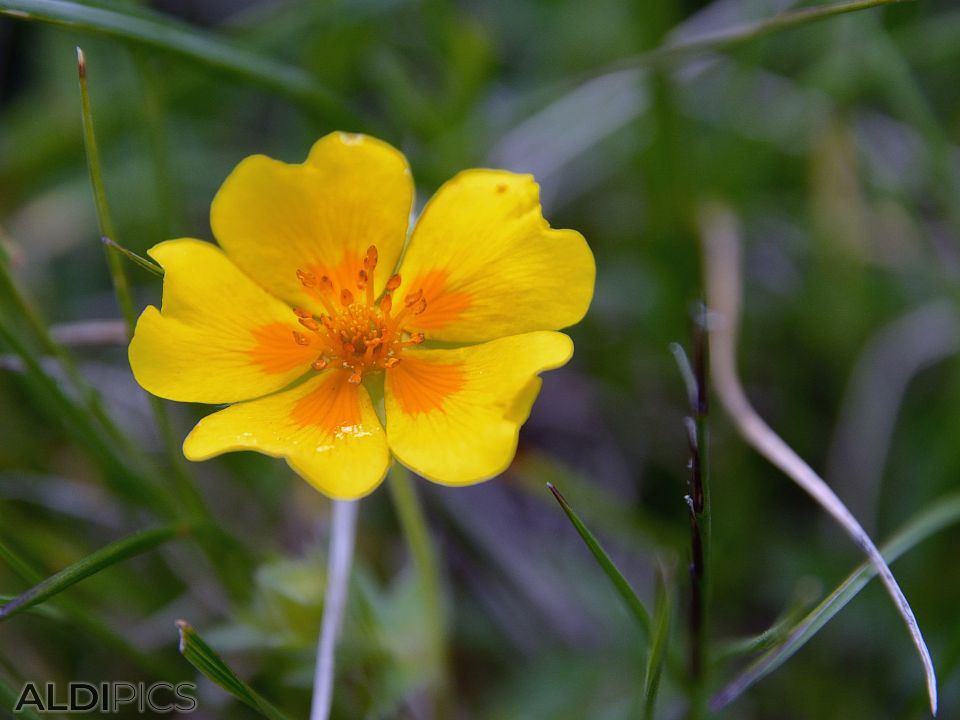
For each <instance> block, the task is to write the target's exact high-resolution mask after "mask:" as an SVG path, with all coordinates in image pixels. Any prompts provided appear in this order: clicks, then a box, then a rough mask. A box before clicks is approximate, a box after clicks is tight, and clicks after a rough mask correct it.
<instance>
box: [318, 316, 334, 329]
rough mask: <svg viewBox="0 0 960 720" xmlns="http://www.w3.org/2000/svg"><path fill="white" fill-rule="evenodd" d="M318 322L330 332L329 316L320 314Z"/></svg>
mask: <svg viewBox="0 0 960 720" xmlns="http://www.w3.org/2000/svg"><path fill="white" fill-rule="evenodd" d="M320 323H321V324H322V325H323V326H324V327H325V328H326V329H327V330H330V331H331V332H332V331H333V320H332V319H331V318H330V316H329V315H321V316H320Z"/></svg>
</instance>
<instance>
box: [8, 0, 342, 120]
mask: <svg viewBox="0 0 960 720" xmlns="http://www.w3.org/2000/svg"><path fill="white" fill-rule="evenodd" d="M0 15H8V16H10V17H13V18H17V19H20V20H36V21H39V22H46V23H51V24H53V25H63V26H66V27H70V28H76V29H78V30H85V31H88V32H92V33H96V34H99V35H106V36H108V37H112V38H117V39H120V40H125V41H128V42H133V43H135V44H138V45H145V46H147V47H152V48H155V49H157V50H162V51H164V52H169V53H173V54H175V55H180V56H182V57H185V58H188V59H190V60H194V61H197V62H200V63H203V64H205V65H207V66H209V67H212V68H214V69H217V70H221V71H223V72H225V73H227V74H230V75H233V76H235V77H238V78H241V79H244V80H247V81H249V82H252V83H255V84H257V85H260V86H261V87H264V88H266V89H268V90H272V91H274V92H277V93H280V94H282V95H285V96H287V97H289V98H291V99H293V100H295V101H297V102H298V103H300V104H301V105H304V106H306V107H308V108H311V109H315V110H319V111H321V112H325V113H330V114H334V115H338V116H341V117H342V116H343V115H345V114H349V113H348V112H347V111H346V108H345V105H344V103H343V102H342V101H341V100H340V99H339V98H338V97H337V96H336V95H334V94H333V93H331V92H330V91H329V90H327V89H326V88H325V87H323V86H322V85H321V84H320V83H318V82H317V81H316V79H314V78H313V77H311V76H310V75H309V74H308V73H306V72H305V71H303V70H302V69H300V68H297V67H294V66H291V65H286V64H284V63H280V62H277V61H275V60H271V59H268V58H265V57H262V56H260V55H258V54H256V53H254V52H251V51H249V50H245V49H243V48H240V47H237V46H234V45H231V44H229V43H227V42H225V41H224V40H222V39H220V38H217V37H216V36H214V35H212V34H210V33H206V32H203V31H201V30H198V29H196V28H193V27H190V26H189V25H187V24H185V23H180V22H176V21H174V20H171V19H168V18H164V17H162V16H160V15H159V14H156V13H151V12H147V11H144V10H138V11H136V12H130V11H124V12H121V11H120V10H118V9H115V8H104V7H90V6H85V5H79V4H77V3H73V2H67V1H66V0H0Z"/></svg>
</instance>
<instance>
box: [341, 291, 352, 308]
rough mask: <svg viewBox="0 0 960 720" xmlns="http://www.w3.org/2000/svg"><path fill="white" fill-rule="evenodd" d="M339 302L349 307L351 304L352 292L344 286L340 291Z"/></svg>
mask: <svg viewBox="0 0 960 720" xmlns="http://www.w3.org/2000/svg"><path fill="white" fill-rule="evenodd" d="M340 303H341V304H342V305H343V306H344V307H349V306H350V305H353V293H352V292H350V291H349V290H348V289H347V288H344V289H343V290H341V291H340Z"/></svg>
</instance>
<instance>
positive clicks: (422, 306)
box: [409, 297, 427, 315]
mask: <svg viewBox="0 0 960 720" xmlns="http://www.w3.org/2000/svg"><path fill="white" fill-rule="evenodd" d="M409 307H410V312H412V313H413V314H414V315H419V314H420V313H422V312H423V311H424V310H426V309H427V299H426V298H423V297H422V298H420V299H419V300H417V302H415V303H414V304H413V305H410V306H409Z"/></svg>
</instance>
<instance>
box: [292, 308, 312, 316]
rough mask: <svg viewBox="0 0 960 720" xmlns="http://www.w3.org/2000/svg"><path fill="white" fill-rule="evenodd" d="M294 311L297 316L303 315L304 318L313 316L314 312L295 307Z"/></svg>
mask: <svg viewBox="0 0 960 720" xmlns="http://www.w3.org/2000/svg"><path fill="white" fill-rule="evenodd" d="M293 312H294V314H296V316H297V317H302V318H308V317H313V313H312V312H310V311H309V310H304V309H303V308H294V309H293Z"/></svg>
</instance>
